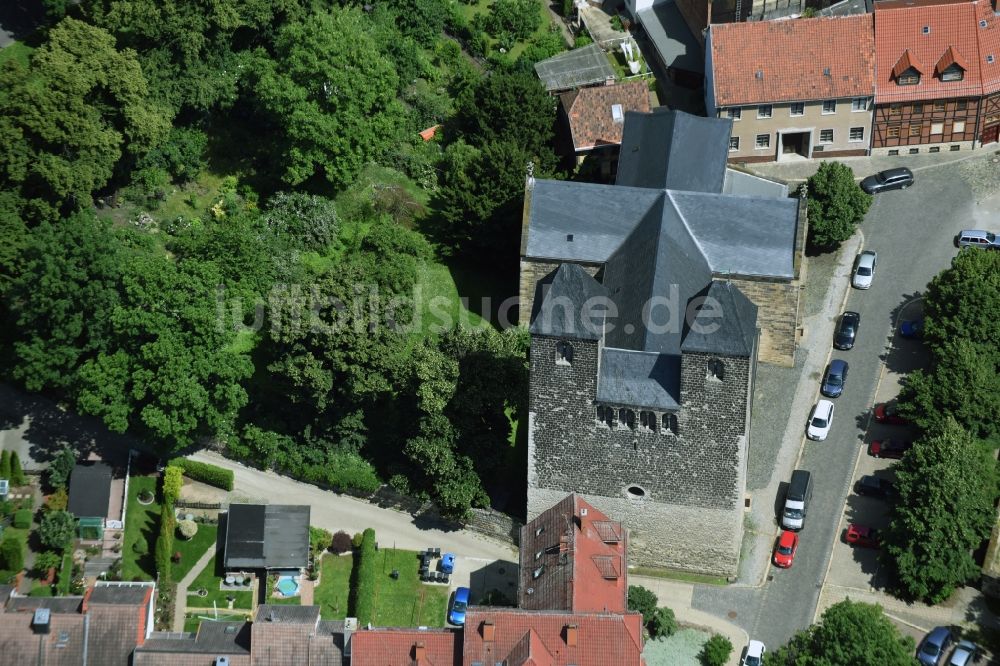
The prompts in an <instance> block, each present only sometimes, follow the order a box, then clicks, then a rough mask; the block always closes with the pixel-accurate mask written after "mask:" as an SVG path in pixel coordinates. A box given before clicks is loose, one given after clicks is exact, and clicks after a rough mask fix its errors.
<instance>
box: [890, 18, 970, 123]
mask: <svg viewBox="0 0 1000 666" xmlns="http://www.w3.org/2000/svg"><path fill="white" fill-rule="evenodd" d="M979 11H980V8H979V7H977V3H974V2H967V1H966V2H953V1H949V0H946V1H945V2H941V1H940V0H938V2H935V3H933V4H932V3H929V2H921V1H920V0H916V1H915V2H901V1H895V0H893V1H891V2H877V3H875V52H876V68H875V71H876V78H875V102H876V103H878V104H886V103H890V102H903V101H912V100H925V99H941V98H953V97H975V96H979V95H981V94H982V78H981V76H982V74H981V67H980V61H981V59H980V56H979V35H978V32H977V31H978V30H979V28H978V26H977V14H978V13H979ZM904 57H905V58H908V59H909V60H910V63H911V65H910V66H913V67H914V68H915V69H918V70H919V71H920V72H921V76H920V83H918V84H916V85H905V86H901V85H897V83H896V77H897V76H899V75H900V74H902V73H903V71H904V70H905V67H904V68H903V70H901V69H900V63H901V61H902V60H903V58H904ZM949 58H950V59H951V61H952V62H955V63H957V64H958V65H959V66H961V67H963V68H964V69H965V74H964V77H963V79H962V80H961V81H942V80H941V78H940V76H939V73H940V72H939V70H938V69H937V66H935V67H934V68H933V69H932V68H931V67H930V65H931V63H935V64H936V65H940V63H941V62H944V61H946V60H948V59H949ZM918 64H919V66H918ZM948 64H951V63H950V62H949V63H948Z"/></svg>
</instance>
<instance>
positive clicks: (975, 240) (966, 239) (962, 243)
mask: <svg viewBox="0 0 1000 666" xmlns="http://www.w3.org/2000/svg"><path fill="white" fill-rule="evenodd" d="M955 245H957V246H958V247H983V248H987V249H993V250H995V249H997V248H1000V241H998V239H997V237H996V234H994V233H993V232H991V231H983V230H982V229H965V230H963V231H960V232H959V233H958V235H957V236H955Z"/></svg>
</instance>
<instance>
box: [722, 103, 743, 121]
mask: <svg viewBox="0 0 1000 666" xmlns="http://www.w3.org/2000/svg"><path fill="white" fill-rule="evenodd" d="M726 116H727V117H728V118H729V119H730V120H739V119H740V118H742V117H743V109H741V108H740V107H738V106H734V107H732V108H730V109H726Z"/></svg>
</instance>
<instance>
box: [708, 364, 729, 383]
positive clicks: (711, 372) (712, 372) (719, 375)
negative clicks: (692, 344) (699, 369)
mask: <svg viewBox="0 0 1000 666" xmlns="http://www.w3.org/2000/svg"><path fill="white" fill-rule="evenodd" d="M708 378H709V379H716V380H718V381H720V382H721V381H722V380H723V379H725V378H726V364H725V363H723V362H722V361H720V360H719V359H717V358H713V359H711V360H710V361H709V362H708Z"/></svg>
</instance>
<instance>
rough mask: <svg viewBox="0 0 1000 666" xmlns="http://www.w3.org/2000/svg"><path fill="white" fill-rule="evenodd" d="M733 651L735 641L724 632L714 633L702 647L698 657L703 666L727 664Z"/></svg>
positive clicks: (724, 665) (723, 665)
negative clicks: (724, 634) (723, 633)
mask: <svg viewBox="0 0 1000 666" xmlns="http://www.w3.org/2000/svg"><path fill="white" fill-rule="evenodd" d="M732 653H733V643H732V641H730V640H729V639H728V638H726V637H725V636H723V635H722V634H712V637H711V638H709V639H708V640H707V641H705V644H704V645H703V646H702V647H701V654H699V655H698V659H699V660H700V661H701V663H702V665H703V666H726V664H727V663H729V655H731V654H732Z"/></svg>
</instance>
